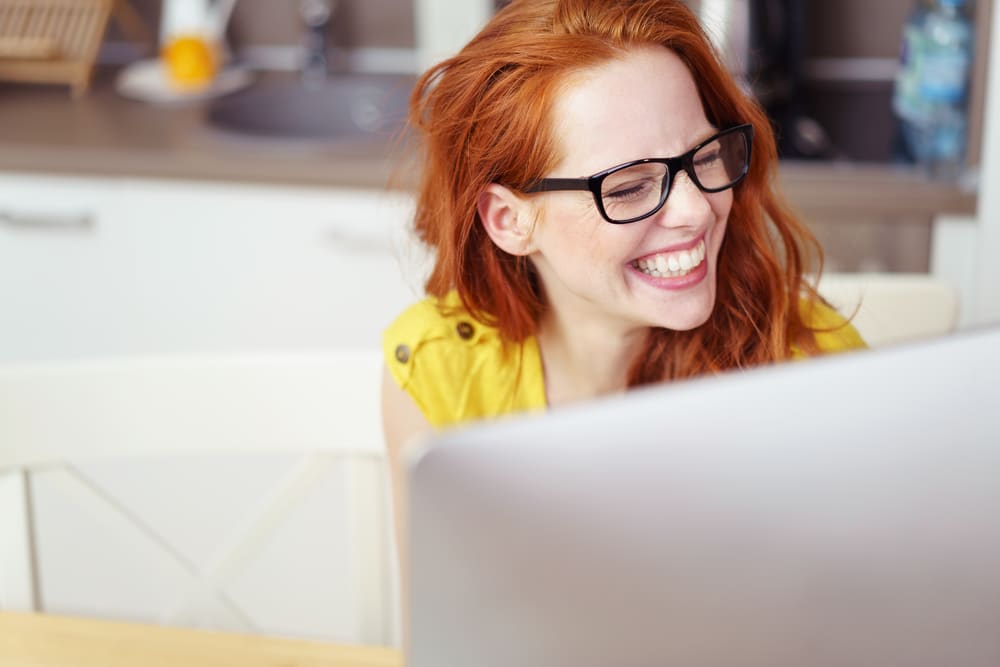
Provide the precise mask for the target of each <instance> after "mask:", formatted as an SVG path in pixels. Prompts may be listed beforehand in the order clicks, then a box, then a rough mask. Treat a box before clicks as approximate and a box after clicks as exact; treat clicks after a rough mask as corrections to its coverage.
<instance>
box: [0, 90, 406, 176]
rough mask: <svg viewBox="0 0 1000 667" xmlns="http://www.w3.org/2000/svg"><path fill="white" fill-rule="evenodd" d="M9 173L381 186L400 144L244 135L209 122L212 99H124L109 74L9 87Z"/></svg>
mask: <svg viewBox="0 0 1000 667" xmlns="http://www.w3.org/2000/svg"><path fill="white" fill-rule="evenodd" d="M0 100H2V101H0V171H11V172H19V171H25V172H45V173H56V174H71V175H84V176H87V175H95V176H98V175H99V176H122V177H131V178H167V179H187V180H214V181H230V182H249V183H271V184H284V185H305V186H342V187H375V188H382V187H386V185H387V184H388V183H389V182H390V180H392V181H394V182H396V181H398V183H397V185H398V187H406V186H407V185H408V184H409V183H411V182H412V176H409V177H407V175H406V174H398V176H399V178H398V179H397V178H396V177H397V174H396V173H394V170H395V171H399V170H396V165H397V164H399V163H400V162H401V159H400V158H401V157H402V155H403V152H402V150H401V149H400V148H399V147H398V146H395V145H393V142H387V141H380V142H376V141H372V140H344V141H338V142H332V141H327V142H311V143H307V142H303V141H296V140H289V141H284V140H269V139H254V138H249V137H243V136H239V135H235V134H232V133H228V132H223V131H220V130H218V129H215V128H213V127H211V126H210V125H208V123H207V121H206V120H205V118H206V113H207V109H208V103H207V102H185V103H182V104H176V105H155V104H148V103H145V102H141V101H136V100H131V99H127V98H125V97H122V96H121V95H119V94H118V93H117V92H116V91H115V90H114V76H113V73H112V72H110V71H103V72H101V73H99V74H98V76H97V77H96V80H95V82H94V84H93V85H92V87H91V89H90V91H89V92H88V94H87V95H86V96H84V97H82V98H80V99H76V100H74V99H71V98H70V96H69V92H68V90H67V89H66V88H65V87H63V86H41V85H38V86H26V85H16V86H15V85H10V84H0Z"/></svg>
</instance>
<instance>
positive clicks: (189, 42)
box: [161, 35, 219, 90]
mask: <svg viewBox="0 0 1000 667" xmlns="http://www.w3.org/2000/svg"><path fill="white" fill-rule="evenodd" d="M161 57H162V58H163V62H164V63H165V64H166V66H167V74H168V75H169V77H170V81H171V83H173V84H174V86H176V87H177V88H180V89H184V90H192V89H198V88H204V87H205V86H207V85H208V84H210V83H211V82H212V79H214V78H215V74H216V71H217V70H218V66H219V63H218V56H217V55H216V50H215V47H214V46H213V45H212V44H210V43H209V42H207V41H205V39H203V38H202V37H199V36H196V35H179V36H177V37H173V38H172V39H170V40H169V41H168V42H167V44H166V46H164V48H163V50H162V52H161Z"/></svg>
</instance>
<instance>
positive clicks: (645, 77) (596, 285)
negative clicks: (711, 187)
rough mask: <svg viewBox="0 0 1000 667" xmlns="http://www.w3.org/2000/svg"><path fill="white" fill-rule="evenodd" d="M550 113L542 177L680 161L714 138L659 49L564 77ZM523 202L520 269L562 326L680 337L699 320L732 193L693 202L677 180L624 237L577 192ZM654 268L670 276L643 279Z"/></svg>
mask: <svg viewBox="0 0 1000 667" xmlns="http://www.w3.org/2000/svg"><path fill="white" fill-rule="evenodd" d="M554 113H555V116H554V122H555V125H554V127H555V132H556V136H557V140H558V141H559V142H560V145H561V148H562V155H563V156H564V159H563V160H562V161H561V162H560V163H559V164H558V165H557V166H556V168H555V169H554V170H553V171H552V172H551V173H550V174H546V176H547V177H553V178H578V177H584V176H590V175H591V174H595V173H597V172H600V171H602V170H604V169H607V168H609V167H613V166H615V165H618V164H621V163H624V162H628V161H630V160H636V159H639V158H648V157H672V156H677V155H681V154H683V153H685V152H687V151H688V150H690V149H691V148H693V147H694V146H696V145H697V144H699V143H700V142H702V141H704V140H705V139H707V138H709V137H710V136H712V135H713V134H715V132H716V131H717V129H716V128H714V127H713V126H712V125H711V124H710V123H709V121H708V119H707V118H706V117H705V113H704V111H703V109H702V105H701V100H700V97H699V96H698V90H697V88H696V86H695V83H694V80H693V78H692V76H691V73H690V71H688V68H687V66H686V65H685V64H684V63H683V62H682V61H681V60H680V58H678V57H677V55H675V54H674V53H673V52H672V51H669V50H668V49H666V48H662V47H644V48H639V49H635V50H632V51H629V52H628V53H627V54H626V55H625V56H623V57H622V58H620V59H615V60H612V61H609V62H607V63H605V64H602V65H601V66H599V67H596V68H592V69H588V70H585V71H583V72H581V73H578V74H574V75H573V76H572V78H571V79H570V80H569V81H568V82H567V85H566V86H565V87H564V89H563V92H562V93H561V95H560V97H559V98H558V99H557V102H556V106H555V109H554ZM720 129H721V128H720ZM531 201H532V202H533V204H534V205H535V206H536V207H537V209H538V210H537V213H538V224H537V226H536V227H535V229H534V231H533V236H532V241H533V247H534V252H533V253H532V254H531V255H530V257H531V259H532V261H533V263H534V265H535V267H536V269H537V271H538V274H539V276H540V277H541V280H542V284H543V285H544V288H545V293H546V297H547V300H548V304H549V306H550V307H551V308H552V309H553V314H555V315H556V316H557V317H559V318H560V319H561V320H562V321H564V322H573V323H574V324H578V325H580V326H587V325H590V324H596V325H598V326H602V327H606V326H611V327H613V329H612V330H613V331H614V330H618V329H620V330H621V331H622V333H628V332H629V331H632V330H635V329H637V328H645V327H651V326H653V327H666V328H668V329H676V330H687V329H692V328H694V327H697V326H699V325H701V324H703V323H704V322H705V321H706V320H707V319H708V317H709V315H710V314H711V312H712V307H713V305H714V304H715V288H716V272H717V266H718V256H719V247H720V246H721V244H722V238H723V236H724V234H725V232H726V219H727V218H728V216H729V211H730V209H731V207H732V202H733V193H732V190H726V191H723V192H719V193H715V194H707V193H703V192H701V191H700V190H699V189H698V188H697V187H695V185H694V184H693V183H692V182H691V180H690V179H689V177H688V175H687V174H686V173H685V172H683V171H682V172H680V173H678V174H676V175H675V176H674V182H673V185H672V187H671V189H670V196H669V197H668V198H667V201H666V203H665V204H664V206H663V207H662V208H661V209H660V210H659V211H658V212H657V213H656V214H654V215H653V216H651V217H649V218H646V219H644V220H640V221H638V222H633V223H629V224H623V225H614V224H611V223H609V222H607V221H605V220H604V219H603V218H602V217H601V214H600V213H599V212H598V210H597V208H596V206H595V204H594V198H593V195H592V194H591V193H590V192H587V191H559V192H548V193H545V194H541V195H537V196H535V198H534V199H532V200H531ZM657 264H659V266H660V267H661V268H663V267H667V268H670V269H672V270H670V271H668V275H666V276H654V275H651V274H650V272H649V271H650V269H651V268H655V267H656V266H657ZM642 267H646V269H645V270H644V269H643V268H642ZM674 267H680V268H679V269H675V268H674Z"/></svg>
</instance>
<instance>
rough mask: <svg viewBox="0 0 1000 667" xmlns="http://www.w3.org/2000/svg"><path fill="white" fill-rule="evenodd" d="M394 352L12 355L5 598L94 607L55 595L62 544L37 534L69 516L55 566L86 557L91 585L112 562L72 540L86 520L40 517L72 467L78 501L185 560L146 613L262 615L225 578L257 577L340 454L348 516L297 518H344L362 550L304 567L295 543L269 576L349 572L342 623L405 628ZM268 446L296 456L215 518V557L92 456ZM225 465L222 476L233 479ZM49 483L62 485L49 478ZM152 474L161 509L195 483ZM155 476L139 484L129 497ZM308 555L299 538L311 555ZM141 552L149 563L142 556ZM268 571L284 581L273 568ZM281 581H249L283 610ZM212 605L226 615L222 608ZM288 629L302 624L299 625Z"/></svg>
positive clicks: (390, 638) (353, 632) (177, 618)
mask: <svg viewBox="0 0 1000 667" xmlns="http://www.w3.org/2000/svg"><path fill="white" fill-rule="evenodd" d="M381 364H382V362H381V355H380V353H379V352H378V351H377V350H368V349H365V350H344V351H337V352H332V351H331V352H322V353H302V354H278V355H241V356H230V357H224V356H202V357H196V356H182V357H164V358H134V357H131V358H130V357H122V358H116V359H105V360H77V361H50V362H20V363H9V364H6V365H3V366H0V609H13V610H37V611H57V612H67V613H72V612H79V611H82V612H86V609H83V610H80V609H69V610H66V609H51V608H50V607H51V605H49V604H48V600H47V599H46V597H47V596H46V593H45V592H46V584H47V581H46V576H48V573H47V568H46V567H43V565H45V564H46V563H48V562H56V561H58V560H59V558H55V557H50V558H49V559H48V560H46V556H45V554H44V553H42V551H43V549H44V548H45V547H46V546H47V544H45V543H39V539H38V536H39V535H40V534H42V535H51V534H53V532H52V531H53V530H62V531H63V533H62V537H58V535H59V533H55V534H57V537H55V538H52V537H49V538H47V540H48V542H49V543H51V544H54V545H56V546H57V548H58V550H60V551H62V552H63V553H62V554H56V556H61V559H62V562H63V565H61V566H59V565H53V566H52V567H50V568H48V570H51V572H52V575H51V576H53V577H56V578H58V577H59V576H61V575H60V574H59V573H60V569H59V568H60V567H61V568H63V570H65V569H66V568H67V567H69V568H72V567H79V569H78V571H72V572H70V574H69V575H67V576H68V577H77V579H78V581H77V583H80V584H81V585H84V584H86V585H90V584H89V583H88V581H87V579H86V578H87V577H95V576H104V577H108V576H109V575H108V573H106V572H105V573H103V574H101V575H96V574H94V573H92V572H90V571H89V570H88V569H87V566H86V564H85V563H80V564H79V565H77V563H76V562H75V555H74V553H73V552H76V551H77V550H79V552H80V553H81V555H82V554H83V553H84V552H87V551H88V545H87V542H88V540H89V539H90V537H89V534H82V535H75V534H74V533H73V531H74V530H75V529H76V528H75V527H74V526H73V525H68V526H63V527H61V528H59V527H57V528H55V529H50V530H49V531H48V533H46V532H45V531H41V532H40V528H39V525H38V523H37V520H38V519H39V518H45V517H38V516H36V515H37V513H38V506H37V505H38V500H39V498H38V497H37V495H38V493H37V492H38V486H39V485H40V484H42V481H44V480H46V479H50V478H52V479H55V478H56V477H58V476H59V475H61V476H62V477H65V478H66V480H63V481H64V483H65V485H68V487H71V488H72V491H71V495H73V498H76V500H70V501H68V502H69V503H70V506H72V504H73V503H79V502H81V500H80V499H82V498H84V497H85V496H88V497H89V498H90V500H86V502H87V503H91V502H92V503H95V506H100V507H102V508H104V509H106V510H107V515H106V516H104V517H103V518H102V519H100V520H102V521H107V522H114V526H115V527H116V529H117V530H119V531H121V530H122V528H121V527H122V526H126V532H127V530H134V531H135V535H136V536H135V538H134V539H135V540H136V541H137V543H140V544H141V545H142V546H141V549H138V550H137V551H141V552H142V553H147V552H148V550H151V549H159V550H160V551H162V552H163V553H162V554H159V555H157V556H155V558H157V559H159V560H158V561H157V562H161V561H162V562H166V563H168V565H165V566H164V567H166V568H168V569H169V571H170V572H171V573H179V574H177V575H176V577H177V578H176V581H177V583H176V586H174V587H175V588H176V590H175V591H172V595H171V596H170V598H171V601H170V604H167V605H165V607H166V608H163V609H158V610H156V612H155V613H156V618H154V619H149V618H140V619H135V620H147V621H148V620H154V621H159V622H162V623H166V624H181V625H195V626H203V627H205V626H207V627H219V626H222V627H220V629H230V630H237V631H245V632H258V631H261V628H260V627H256V625H257V624H255V622H254V615H253V613H252V612H247V611H246V610H244V609H241V608H240V607H241V602H240V600H236V599H235V598H234V596H233V595H231V594H229V593H227V591H226V587H227V586H229V585H231V584H232V582H233V581H236V580H243V579H246V578H247V577H249V576H250V575H251V574H253V572H254V568H257V570H256V571H257V573H258V574H259V573H260V568H261V567H262V566H260V565H259V558H258V556H259V554H260V553H262V552H266V553H271V554H272V557H271V560H272V561H273V560H274V558H273V553H274V549H275V547H274V544H275V542H274V540H275V539H277V537H276V536H281V535H282V534H290V533H288V531H289V530H291V529H290V528H288V527H287V525H286V524H287V523H288V522H289V521H293V520H294V521H298V522H300V523H301V522H302V521H303V520H304V519H303V517H302V516H300V514H301V512H299V514H296V512H297V511H298V510H296V508H298V507H300V506H301V505H302V503H303V502H304V501H303V499H305V498H307V497H309V495H310V494H315V493H316V488H317V484H318V482H319V481H320V480H322V479H324V476H326V475H329V474H330V471H331V470H333V469H337V470H338V471H339V473H338V475H339V476H337V477H336V479H337V480H343V482H344V483H343V484H341V485H339V486H337V485H334V486H333V487H332V488H334V489H335V490H337V491H338V493H339V496H340V497H339V498H337V499H335V501H334V502H331V503H326V504H329V505H333V504H336V502H339V501H341V500H342V501H343V508H341V509H340V510H339V511H340V512H341V514H339V515H338V516H346V517H347V519H346V521H342V522H340V523H339V524H338V525H336V526H334V525H309V526H308V527H306V528H302V527H301V526H300V527H299V529H298V530H299V533H298V534H302V531H303V530H305V531H306V533H307V534H312V533H311V532H310V531H315V535H316V536H317V539H318V540H319V539H325V537H326V536H327V535H328V533H332V532H333V531H335V530H338V529H339V530H341V531H342V532H344V533H345V535H343V536H342V537H341V541H340V543H342V544H343V545H345V549H346V550H347V551H348V552H349V553H345V554H343V556H342V557H339V556H338V559H339V560H338V562H339V563H340V565H341V568H340V571H338V572H329V573H327V575H324V574H318V575H316V574H308V573H301V572H297V571H296V570H297V569H298V560H297V559H294V558H293V560H292V561H291V562H290V563H288V565H289V567H287V568H286V569H284V570H283V572H282V574H281V575H280V576H279V577H275V576H273V575H272V576H271V577H270V578H271V579H272V580H273V579H278V580H279V581H283V580H282V577H288V579H289V580H291V579H293V578H294V577H296V576H299V577H300V578H301V577H312V576H330V577H339V578H340V579H341V580H342V584H343V585H341V586H340V588H338V589H337V590H338V591H341V592H342V595H343V597H344V598H345V599H346V600H339V601H338V603H340V604H346V603H349V604H351V605H352V606H353V608H354V609H353V618H352V620H351V621H350V623H348V624H347V625H348V627H347V628H346V629H345V628H343V627H342V628H341V629H340V630H339V631H338V632H339V634H335V635H334V636H333V638H334V639H338V640H342V641H354V642H358V643H369V644H383V645H390V644H394V643H396V641H397V637H398V627H397V625H398V623H397V620H396V619H397V609H396V606H397V603H396V597H397V596H396V585H397V584H396V581H395V567H394V566H393V563H394V556H393V554H392V540H391V535H392V531H391V520H390V509H389V507H390V505H389V502H388V486H387V482H386V475H385V470H384V462H383V445H382V434H381V427H380V419H379V407H378V396H379V381H380V378H381ZM262 454H263V455H264V456H265V457H267V456H270V457H272V458H265V459H264V462H265V463H267V462H269V461H273V460H275V459H274V457H278V459H280V460H281V461H282V462H285V461H286V459H287V460H288V461H290V462H291V463H290V464H288V465H284V464H283V466H282V467H281V469H280V470H276V471H275V478H274V480H273V481H269V483H268V485H267V489H266V492H264V493H261V494H260V496H261V497H259V498H257V497H253V498H251V499H250V501H249V502H247V503H245V507H241V508H240V511H239V512H236V513H234V516H233V523H232V525H229V526H226V527H225V529H224V530H220V531H218V532H219V534H218V544H216V545H215V546H214V547H213V549H212V555H211V558H208V559H205V560H203V561H202V562H195V559H192V558H189V557H186V556H185V555H184V553H183V550H182V549H180V548H178V546H177V545H176V544H174V543H172V542H171V538H170V535H169V534H165V533H169V531H163V530H161V529H160V528H158V527H157V526H156V525H155V524H154V523H151V522H150V521H149V520H147V517H144V516H143V513H142V511H141V510H136V509H135V508H133V507H129V506H126V504H125V503H123V502H121V497H122V496H121V495H116V492H113V491H109V490H108V489H107V488H106V487H104V486H103V485H102V484H101V480H100V479H99V478H100V475H97V476H95V475H93V474H88V466H92V467H93V466H96V469H97V470H102V468H101V465H109V462H111V461H119V460H124V461H128V462H138V461H142V460H146V468H145V470H146V474H147V478H149V477H148V475H149V472H150V468H151V467H152V471H153V473H157V472H159V471H160V470H161V466H160V463H159V462H162V461H165V460H166V461H169V463H170V465H166V466H163V467H162V470H163V474H164V475H166V474H167V473H169V472H170V471H171V470H174V471H176V470H178V469H180V468H178V465H179V464H178V462H179V461H180V462H182V463H184V464H186V465H190V466H198V465H200V462H201V461H204V460H205V457H214V459H213V462H214V464H215V465H216V468H218V466H219V464H218V461H219V457H230V456H232V457H237V458H236V459H235V460H234V466H236V465H238V461H239V459H238V457H240V456H255V455H262ZM158 457H159V458H158ZM164 457H166V459H165V458H164ZM226 460H227V461H228V458H226ZM150 462H152V463H150ZM224 469H225V468H224ZM103 470H106V468H105V469H103ZM122 470H123V469H118V470H117V472H118V478H119V479H121V478H124V479H125V480H126V482H133V486H135V485H136V484H137V485H138V486H139V487H142V486H143V484H142V483H136V482H135V480H134V479H131V478H130V475H131V473H129V472H128V470H129V469H128V468H125V469H124V470H125V472H124V473H122ZM113 476H114V475H112V477H113ZM226 476H227V475H225V474H223V475H222V476H221V477H223V478H222V479H218V481H217V484H218V485H219V486H218V487H217V488H218V489H219V490H220V495H223V494H221V491H222V490H223V489H225V485H226V484H227V479H225V477H226ZM153 478H155V475H154V477H153ZM153 478H149V479H153ZM67 480H68V481H67ZM182 483H183V482H182ZM213 483H214V482H213ZM45 484H48V485H50V486H51V483H50V482H46V483H45ZM42 486H45V485H44V484H42ZM148 486H150V487H152V486H159V487H160V488H159V489H156V488H150V489H148V491H149V492H150V493H155V492H157V491H159V492H161V495H163V493H162V492H163V491H164V490H166V492H167V493H166V496H167V498H166V499H164V498H160V499H159V500H158V501H156V502H155V503H154V504H153V505H151V507H158V508H160V510H162V509H163V508H166V509H168V510H169V509H170V508H171V507H172V506H173V504H175V503H177V501H178V499H179V498H180V496H181V495H183V494H185V493H187V490H186V489H184V488H178V487H176V486H174V487H172V486H171V485H170V482H169V481H167V480H159V481H157V482H156V484H148ZM213 488H215V487H213ZM146 490H147V489H145V488H139V489H134V488H133V489H132V490H131V491H130V493H131V494H132V495H131V496H130V497H133V498H135V497H138V496H137V495H136V494H137V493H138V494H140V495H142V494H144V493H145V491H146ZM208 495H212V494H211V493H209V494H208ZM324 497H329V494H328V493H327V495H326V496H324ZM143 502H146V501H145V500H144V501H143ZM199 502H200V501H199ZM315 505H316V502H313V505H311V506H315ZM319 505H320V507H321V508H322V507H323V506H324V502H323V501H322V500H321V501H319ZM158 511H159V510H158ZM101 512H102V513H103V509H102V510H101ZM315 513H316V512H315V511H312V514H311V515H309V516H312V515H315ZM190 514H194V515H191V516H180V517H177V516H175V517H173V518H172V519H171V521H173V522H174V524H173V525H184V523H185V522H187V525H191V526H197V522H198V521H199V520H200V518H201V517H200V516H197V515H198V514H200V513H199V512H192V513H190ZM309 516H307V517H306V518H309ZM281 531H285V533H282V532H281ZM94 539H98V538H97V537H96V536H95V537H94ZM122 539H132V538H122ZM43 542H44V540H43ZM269 550H270V551H269ZM67 551H68V552H69V553H66V552H67ZM306 555H308V554H305V553H303V554H302V556H303V559H304V557H305V556H306ZM67 561H68V564H67ZM272 564H273V563H272ZM138 567H139V568H140V569H139V571H140V572H142V568H143V567H144V566H143V565H141V564H140V565H139V566H138ZM272 572H273V569H272ZM64 574H65V572H64ZM112 576H114V574H113V573H112ZM149 576H153V575H152V574H150V575H149ZM171 576H173V575H171ZM140 579H141V577H140ZM67 580H68V579H67ZM171 581H174V580H173V579H171ZM140 583H141V581H140ZM86 585H85V586H84V587H85V588H86ZM105 585H106V586H107V587H108V589H109V590H110V589H111V588H113V587H115V586H116V585H118V586H125V585H127V584H122V583H121V582H116V581H114V580H110V581H106V582H105ZM132 585H133V586H135V583H134V582H133V584H132ZM269 585H270V586H271V587H272V589H273V587H274V585H276V582H274V581H271V582H270V583H269ZM88 590H90V589H88ZM248 590H250V589H248ZM268 595H269V594H266V593H260V594H258V593H254V592H252V591H251V592H249V593H246V594H245V595H244V598H245V599H249V600H250V601H251V602H255V603H258V604H259V605H262V606H264V607H266V608H269V609H270V610H271V612H272V613H276V612H274V608H275V607H276V606H278V607H280V605H281V604H285V605H288V604H294V600H292V601H291V602H289V601H288V600H284V601H279V600H277V599H276V598H275V597H274V596H273V595H272V596H271V597H268ZM255 596H256V597H255ZM278 597H280V596H278ZM331 602H332V601H331ZM98 607H99V605H98ZM213 610H216V611H218V613H219V615H220V616H222V617H225V620H224V621H222V622H214V621H213V619H212V618H211V616H212V611H213ZM317 622H318V623H319V624H322V623H321V620H320V621H317ZM342 625H343V624H342ZM263 631H267V629H266V628H265V629H264V630H263ZM280 631H281V632H285V633H288V634H294V633H295V632H296V631H295V629H294V628H285V629H282V630H280Z"/></svg>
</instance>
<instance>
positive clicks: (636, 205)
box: [601, 162, 667, 221]
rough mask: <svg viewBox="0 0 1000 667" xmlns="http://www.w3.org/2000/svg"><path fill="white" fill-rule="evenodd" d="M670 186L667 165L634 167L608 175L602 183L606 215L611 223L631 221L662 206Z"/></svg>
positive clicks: (654, 164)
mask: <svg viewBox="0 0 1000 667" xmlns="http://www.w3.org/2000/svg"><path fill="white" fill-rule="evenodd" d="M666 184H667V165H665V164H659V163H655V162H650V163H648V164H635V165H632V166H631V167H626V168H624V169H619V170H618V171H616V172H613V173H611V174H608V175H607V176H605V177H604V181H603V182H602V183H601V201H602V202H603V203H604V212H605V213H607V215H608V217H609V218H611V219H612V220H616V221H617V220H631V219H632V218H638V217H640V216H643V215H646V214H647V213H649V212H651V211H653V210H655V209H656V207H658V206H659V205H660V198H661V197H662V195H663V189H664V187H665V186H666Z"/></svg>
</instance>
